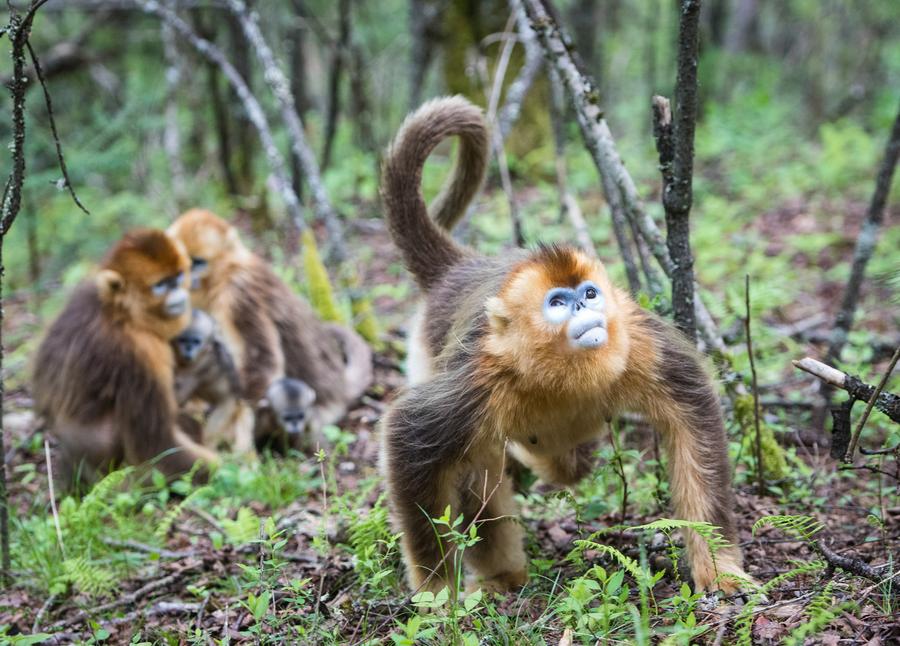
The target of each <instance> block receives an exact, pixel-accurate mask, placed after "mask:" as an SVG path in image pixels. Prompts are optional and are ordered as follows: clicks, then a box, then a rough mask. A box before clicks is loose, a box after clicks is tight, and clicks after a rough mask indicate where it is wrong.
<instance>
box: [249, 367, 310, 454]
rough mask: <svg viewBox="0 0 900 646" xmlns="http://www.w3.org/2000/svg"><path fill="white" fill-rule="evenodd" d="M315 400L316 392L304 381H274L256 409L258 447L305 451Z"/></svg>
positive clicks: (255, 431) (255, 432)
mask: <svg viewBox="0 0 900 646" xmlns="http://www.w3.org/2000/svg"><path fill="white" fill-rule="evenodd" d="M315 401H316V391H314V390H313V389H312V388H310V386H309V385H308V384H307V383H306V382H305V381H301V380H300V379H291V378H290V377H282V378H281V379H276V380H275V381H273V382H272V383H271V384H270V385H269V388H268V389H267V390H266V396H265V398H264V399H263V400H261V401H260V402H259V405H258V406H257V409H256V427H255V430H254V437H255V439H256V443H257V446H271V447H273V448H277V449H279V450H282V451H286V450H287V449H288V448H289V447H293V448H296V449H300V448H302V444H303V443H304V439H305V435H306V430H307V427H308V424H309V422H310V417H311V415H310V411H311V408H312V405H313V404H314V403H315Z"/></svg>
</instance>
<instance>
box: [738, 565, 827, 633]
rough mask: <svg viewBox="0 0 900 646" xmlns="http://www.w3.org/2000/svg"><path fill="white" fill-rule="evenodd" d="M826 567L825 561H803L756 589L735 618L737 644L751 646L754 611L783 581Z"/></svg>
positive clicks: (813, 572)
mask: <svg viewBox="0 0 900 646" xmlns="http://www.w3.org/2000/svg"><path fill="white" fill-rule="evenodd" d="M824 569H825V561H812V562H810V563H802V564H800V565H798V566H797V567H796V568H794V569H792V570H788V571H787V572H782V573H781V574H779V575H778V576H776V577H773V578H772V579H770V580H769V581H767V582H766V583H764V584H763V585H761V586H760V587H759V590H757V591H756V594H754V595H753V596H752V597H751V598H750V599H749V600H748V601H747V603H745V604H744V607H743V608H742V609H741V612H740V614H738V616H737V617H736V618H735V620H734V626H735V632H736V641H735V644H737V645H738V646H751V645H752V643H753V612H754V611H755V610H756V608H757V607H758V606H759V605H760V604H761V603H763V602H764V601H765V599H766V596H767V595H768V594H769V593H770V592H772V590H775V589H776V588H778V587H779V586H780V585H782V584H783V583H786V582H788V581H790V580H792V579H798V578H800V577H801V576H805V575H809V574H815V573H817V572H821V571H822V570H824Z"/></svg>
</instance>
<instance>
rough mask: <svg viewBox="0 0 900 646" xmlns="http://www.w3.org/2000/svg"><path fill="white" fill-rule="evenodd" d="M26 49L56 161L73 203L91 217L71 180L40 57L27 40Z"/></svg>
mask: <svg viewBox="0 0 900 646" xmlns="http://www.w3.org/2000/svg"><path fill="white" fill-rule="evenodd" d="M25 47H26V48H27V49H28V55H29V56H30V57H31V63H32V65H34V73H35V75H36V76H37V79H38V82H39V83H40V84H41V90H42V91H43V92H44V105H46V106H47V118H48V120H49V121H50V132H51V133H53V144H54V145H55V146H56V160H57V161H58V162H59V170H60V172H61V173H62V175H63V182H64V184H65V188H66V189H68V191H69V195H71V196H72V201H73V202H75V204H76V206H78V208H79V209H81V210H82V211H84V213H85V215H90V214H91V213H90V211H88V210H87V208H85V206H84V204H82V203H81V200H79V199H78V196H77V195H76V194H75V187H74V186H72V180H71V179H69V170H68V168H66V159H65V157H64V156H63V151H62V144H61V143H60V142H59V132H58V131H57V129H56V118H55V117H54V116H53V102H52V101H51V100H50V91H49V90H48V89H47V81H46V79H45V78H44V71H43V70H42V69H41V64H40V61H38V57H37V55H36V54H35V53H34V50H33V49H32V48H31V43H30V42H29V41H28V40H27V39H26V40H25Z"/></svg>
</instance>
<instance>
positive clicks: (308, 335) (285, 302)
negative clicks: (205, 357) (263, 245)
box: [233, 259, 344, 404]
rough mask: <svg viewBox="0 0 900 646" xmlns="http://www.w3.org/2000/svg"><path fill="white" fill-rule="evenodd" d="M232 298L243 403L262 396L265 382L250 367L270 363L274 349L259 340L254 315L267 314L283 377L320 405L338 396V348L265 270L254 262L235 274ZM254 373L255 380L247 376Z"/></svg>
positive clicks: (340, 394) (340, 360)
mask: <svg viewBox="0 0 900 646" xmlns="http://www.w3.org/2000/svg"><path fill="white" fill-rule="evenodd" d="M233 286H234V289H235V290H236V291H237V293H238V294H239V296H238V297H237V299H236V303H237V305H236V307H235V311H234V324H235V326H236V327H237V329H238V330H240V331H241V334H242V335H243V339H244V343H245V348H246V349H245V358H244V373H245V375H247V376H249V377H250V379H249V380H245V383H244V384H243V385H244V395H245V397H247V398H248V400H249V401H259V400H260V399H262V398H263V396H265V393H266V389H267V388H268V387H269V383H270V380H269V379H268V378H266V374H265V373H263V372H262V371H255V370H253V369H252V366H253V365H254V364H256V363H260V362H262V363H265V362H268V361H272V356H271V355H272V354H273V352H274V351H275V350H276V349H275V348H270V347H269V346H268V345H267V344H266V343H263V342H260V341H262V340H263V339H264V335H263V334H262V333H260V332H257V328H258V326H259V325H260V324H261V323H262V321H261V319H260V317H261V316H266V315H268V316H269V317H270V318H271V320H272V322H273V323H274V324H275V328H276V330H277V332H278V335H279V337H280V341H281V351H282V352H283V353H284V371H285V376H287V377H291V378H293V379H300V380H302V381H305V382H306V383H307V384H309V385H310V386H311V387H312V388H313V390H315V391H316V396H317V398H318V399H317V401H318V402H319V403H320V404H326V403H329V402H333V401H340V400H342V399H343V398H344V384H343V374H344V362H343V353H342V350H341V347H340V345H339V344H338V342H337V340H336V339H335V338H334V336H333V335H331V334H329V333H328V332H327V331H326V329H325V326H324V324H323V323H322V322H321V321H319V319H318V318H317V317H316V315H315V313H314V312H313V311H312V308H310V306H309V305H308V304H307V303H306V302H305V301H303V300H302V299H300V298H299V297H298V296H296V295H295V294H294V293H293V292H292V291H291V290H290V289H289V288H288V287H287V285H285V284H284V283H283V282H282V281H281V280H280V279H279V278H278V277H277V276H276V275H275V274H274V273H273V272H272V270H271V269H269V267H268V266H267V265H266V264H265V263H264V262H263V261H262V260H259V259H255V260H254V262H253V263H252V264H251V265H250V266H249V267H248V270H247V271H243V272H240V273H238V274H236V277H235V279H234V282H233ZM253 375H257V376H258V378H255V377H253Z"/></svg>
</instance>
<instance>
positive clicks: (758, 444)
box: [660, 154, 766, 496]
mask: <svg viewBox="0 0 900 646" xmlns="http://www.w3.org/2000/svg"><path fill="white" fill-rule="evenodd" d="M660 157H662V154H660ZM744 306H745V308H746V310H745V317H744V331H745V333H746V336H747V356H748V357H750V378H751V385H752V388H753V428H754V430H755V431H756V437H755V449H756V488H757V493H758V494H759V495H760V496H763V495H765V493H766V481H765V476H764V475H763V460H762V431H761V430H760V428H759V417H760V411H759V387H758V386H757V382H756V362H755V361H754V360H753V337H752V336H751V334H750V275H749V274H747V275H745V276H744Z"/></svg>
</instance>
